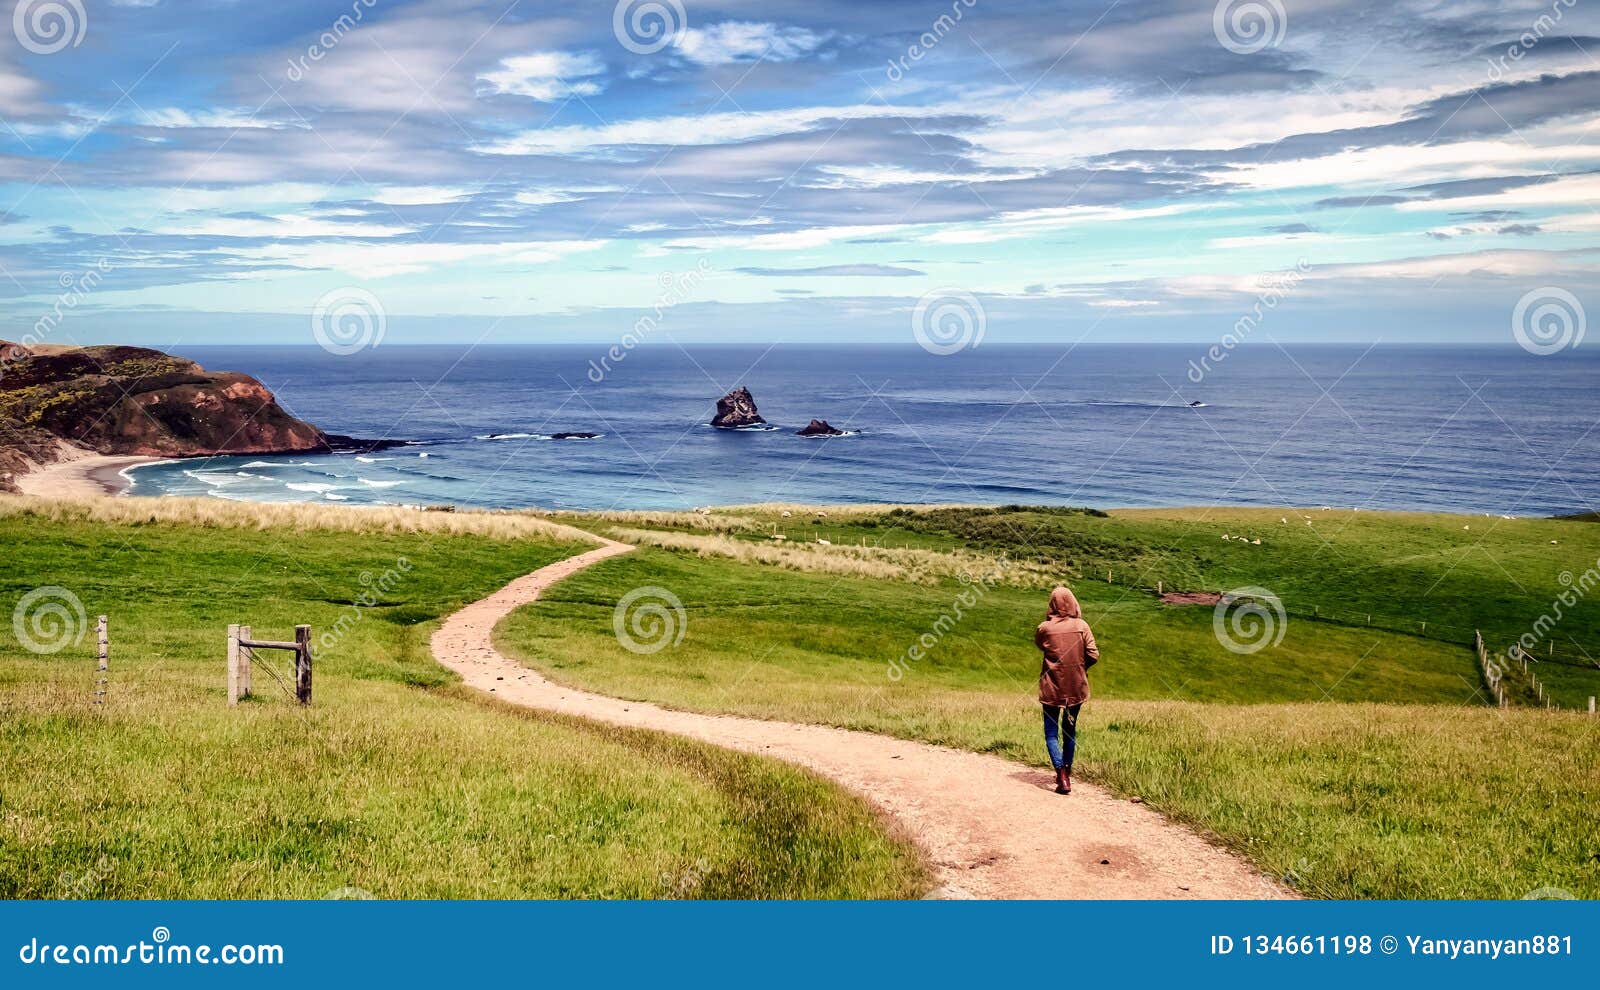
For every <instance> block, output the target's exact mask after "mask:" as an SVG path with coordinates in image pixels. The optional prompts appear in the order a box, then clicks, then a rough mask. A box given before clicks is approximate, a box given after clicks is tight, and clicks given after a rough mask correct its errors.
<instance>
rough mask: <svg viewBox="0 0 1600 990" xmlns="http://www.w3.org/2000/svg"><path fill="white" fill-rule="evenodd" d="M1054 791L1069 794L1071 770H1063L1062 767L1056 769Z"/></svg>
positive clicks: (1070, 791) (1070, 789)
mask: <svg viewBox="0 0 1600 990" xmlns="http://www.w3.org/2000/svg"><path fill="white" fill-rule="evenodd" d="M1056 793H1057V794H1071V793H1072V774H1071V771H1068V770H1065V769H1062V768H1057V770H1056Z"/></svg>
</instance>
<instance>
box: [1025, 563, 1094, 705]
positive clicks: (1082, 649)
mask: <svg viewBox="0 0 1600 990" xmlns="http://www.w3.org/2000/svg"><path fill="white" fill-rule="evenodd" d="M1033 641H1034V642H1035V643H1036V644H1038V646H1039V649H1040V650H1041V651H1042V652H1043V653H1044V662H1043V664H1042V665H1041V666H1040V668H1039V702H1040V704H1045V705H1081V704H1083V703H1084V702H1085V701H1088V700H1089V678H1088V677H1087V676H1085V672H1086V671H1087V670H1088V669H1089V668H1090V667H1093V666H1094V665H1095V663H1096V662H1098V661H1099V659H1100V650H1099V648H1098V647H1096V646H1095V643H1094V633H1092V632H1090V631H1089V624H1088V623H1087V622H1085V621H1083V613H1082V611H1081V610H1080V609H1079V608H1078V599H1077V596H1075V595H1073V593H1072V592H1071V591H1070V590H1068V589H1067V588H1065V587H1057V588H1056V590H1054V591H1052V592H1050V611H1049V612H1048V613H1046V614H1045V617H1044V621H1043V622H1041V623H1040V624H1039V628H1038V630H1037V631H1036V632H1035V633H1034V634H1033Z"/></svg>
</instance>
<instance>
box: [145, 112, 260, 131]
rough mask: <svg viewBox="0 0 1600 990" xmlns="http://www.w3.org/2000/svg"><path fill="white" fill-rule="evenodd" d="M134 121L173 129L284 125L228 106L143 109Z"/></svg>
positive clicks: (237, 128)
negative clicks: (201, 108) (195, 108)
mask: <svg viewBox="0 0 1600 990" xmlns="http://www.w3.org/2000/svg"><path fill="white" fill-rule="evenodd" d="M134 123H136V124H140V125H142V126H144V127H162V128H173V129H176V128H189V127H226V128H228V129H230V130H239V129H241V128H251V129H256V128H267V129H272V130H277V129H279V128H281V127H283V126H284V125H283V124H282V123H281V122H279V121H276V120H271V119H269V118H264V117H260V116H257V115H256V114H254V113H251V112H250V111H248V110H240V109H232V108H228V107H215V108H212V109H207V110H182V109H179V108H178V107H164V108H162V109H158V110H145V111H142V112H140V113H138V114H137V115H135V117H134Z"/></svg>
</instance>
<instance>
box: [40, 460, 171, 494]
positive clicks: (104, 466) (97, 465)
mask: <svg viewBox="0 0 1600 990" xmlns="http://www.w3.org/2000/svg"><path fill="white" fill-rule="evenodd" d="M161 460H165V458H161V457H139V456H131V455H125V454H93V453H89V452H87V451H83V452H77V451H75V452H74V453H73V454H72V455H70V456H66V457H64V458H63V459H62V460H59V461H57V462H55V463H54V464H46V465H44V466H43V467H39V468H35V469H34V470H32V471H29V472H28V473H27V474H24V475H20V476H18V478H17V479H16V484H17V487H18V488H19V489H21V491H22V494H24V495H42V496H44V497H46V498H85V497H92V496H96V495H120V494H122V493H123V492H124V491H126V490H127V489H128V485H129V482H128V479H127V478H125V477H123V476H122V472H123V471H125V470H127V469H128V468H130V467H135V466H137V465H140V464H154V463H156V462H157V461H161Z"/></svg>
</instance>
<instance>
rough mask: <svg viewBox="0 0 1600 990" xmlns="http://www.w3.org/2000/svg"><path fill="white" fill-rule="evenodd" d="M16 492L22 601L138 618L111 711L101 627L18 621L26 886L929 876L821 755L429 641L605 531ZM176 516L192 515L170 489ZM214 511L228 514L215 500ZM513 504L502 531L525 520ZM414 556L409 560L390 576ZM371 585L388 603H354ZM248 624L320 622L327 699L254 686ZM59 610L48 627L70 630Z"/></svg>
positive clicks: (1, 651) (802, 892) (874, 892)
mask: <svg viewBox="0 0 1600 990" xmlns="http://www.w3.org/2000/svg"><path fill="white" fill-rule="evenodd" d="M15 504H16V503H7V505H8V509H9V510H10V511H8V512H6V513H5V514H3V515H0V545H3V546H4V547H5V548H6V549H5V552H4V553H3V554H0V609H3V614H4V615H5V616H7V617H10V616H11V614H12V612H13V609H14V608H15V607H16V605H17V604H18V602H19V601H20V600H21V599H22V598H23V596H24V595H26V594H28V593H29V592H31V591H34V590H35V589H37V588H40V587H43V586H50V585H57V586H60V587H63V588H65V589H68V590H69V591H71V592H72V594H73V595H74V596H76V597H77V599H78V600H80V601H81V603H82V605H83V607H84V609H85V615H86V617H87V619H88V621H89V622H92V621H93V616H94V615H96V614H98V613H106V614H108V615H109V616H111V621H112V626H111V631H112V659H111V673H110V678H109V681H110V683H109V694H108V699H107V701H106V703H105V705H104V706H103V707H96V706H95V705H93V704H92V692H93V689H94V684H95V673H94V660H93V649H94V646H93V640H94V637H93V633H92V631H90V633H89V634H88V635H87V636H85V637H84V638H83V639H82V640H81V641H79V642H77V643H69V644H68V645H67V647H66V648H65V649H63V650H61V651H60V652H57V653H54V654H49V655H42V654H36V653H31V652H28V651H26V650H23V649H22V648H21V647H20V646H19V644H18V641H17V639H16V638H15V637H14V636H13V635H12V630H11V629H10V628H9V627H7V628H6V629H5V630H4V631H3V634H0V897H6V898H155V897H182V898H207V897H230V898H231V897H309V898H317V897H323V896H327V895H329V894H335V893H336V892H344V895H348V894H349V893H350V890H359V891H365V892H368V893H370V894H372V895H374V896H378V897H414V898H437V897H898V896H915V895H918V894H920V893H921V892H922V891H923V890H924V889H925V888H926V883H927V873H926V870H925V868H924V866H923V864H922V862H921V860H920V858H919V856H918V854H917V853H916V852H915V850H914V849H913V848H911V847H910V846H909V845H908V844H907V843H905V842H904V841H901V840H900V839H897V838H895V837H894V836H892V835H890V834H889V833H888V832H886V830H885V828H884V825H883V823H882V822H880V821H879V820H878V819H877V818H876V816H875V815H874V814H873V813H872V812H870V811H869V810H868V809H867V808H866V807H865V806H864V805H863V804H862V803H861V802H859V801H857V800H856V799H854V798H853V797H851V796H849V795H847V794H845V793H843V792H842V791H840V790H839V789H838V788H836V787H834V786H833V785H831V784H829V783H827V782H824V781H822V780H820V779H819V778H816V777H814V776H812V775H809V774H807V773H804V772H801V771H799V770H796V769H793V768H790V767H788V766H786V765H784V764H780V763H776V762H773V761H768V760H762V759H757V758H753V757H748V756H743V755H739V754H734V753H730V752H726V751H723V750H718V749H714V748H711V747H707V746H702V745H698V744H693V743H689V742H685V741H681V740H677V739H673V738H670V737H665V736H660V735H654V734H648V733H643V732H629V731H621V730H615V729H609V728H602V727H597V726H594V725H590V724H587V723H582V722H578V721H575V720H567V719H560V718H554V717H541V716H533V715H528V714H525V713H522V712H520V711H516V710H513V709H510V708H506V707H502V706H498V705H496V704H494V703H492V702H487V701H484V700H482V698H481V696H479V695H477V694H476V693H474V692H469V691H466V690H465V689H463V688H460V687H458V686H456V685H455V684H454V683H453V682H454V675H453V674H450V673H448V672H447V671H445V670H444V669H443V668H441V667H439V666H438V665H437V664H436V663H435V662H434V661H433V660H432V658H431V657H430V655H429V653H428V649H427V636H428V634H429V632H430V631H431V629H432V628H433V620H434V619H436V618H437V617H439V616H440V615H443V614H445V613H447V612H448V611H450V610H452V609H453V608H455V607H456V606H458V605H460V604H464V603H465V602H468V601H471V600H473V599H476V598H478V597H481V596H482V595H484V594H487V593H488V592H490V591H492V590H494V589H495V588H497V587H498V586H500V585H501V584H503V583H504V582H506V581H508V580H510V579H511V578H513V577H516V576H518V575H520V574H523V573H525V572H527V571H529V570H532V569H534V568H536V567H539V566H542V565H543V564H546V563H549V562H551V561H554V560H556V559H559V558H561V557H564V556H567V555H570V554H571V553H574V552H577V551H578V550H580V549H582V548H583V545H582V544H580V543H577V542H572V541H562V540H557V539H553V538H529V537H526V536H524V537H519V538H508V536H507V535H506V534H497V535H496V536H494V537H490V536H475V535H471V534H470V533H457V532H445V531H438V532H427V531H424V532H392V531H382V530H379V531H362V529H361V525H362V523H361V522H360V520H359V517H350V518H353V519H356V520H357V521H356V522H355V523H350V524H349V525H347V526H346V528H345V530H344V531H335V530H317V529H315V528H310V529H308V528H306V527H305V526H303V525H301V526H279V527H269V528H265V529H262V528H257V527H255V526H253V525H249V513H250V512H251V511H252V510H250V509H249V508H241V509H239V510H237V512H235V513H234V514H235V516H237V518H235V519H234V520H233V521H232V523H229V524H223V525H205V526H200V525H188V524H183V523H181V522H173V521H156V522H148V521H144V522H141V521H139V514H138V513H131V514H130V512H129V510H128V509H127V503H121V504H120V507H119V509H118V511H119V512H120V513H121V517H119V518H118V521H114V522H100V521H94V520H93V519H91V518H89V517H88V516H87V515H85V514H82V513H77V514H75V513H73V512H71V511H59V510H52V511H49V512H41V513H40V514H33V513H29V512H20V511H15ZM229 511H232V510H229ZM151 512H152V518H155V517H156V516H159V517H160V519H162V520H171V519H174V518H182V517H183V516H184V514H185V513H184V511H183V510H182V508H181V507H179V508H178V509H174V508H173V507H172V506H171V505H170V504H163V505H162V506H160V507H159V512H158V511H157V510H156V509H152V510H151ZM224 514H226V513H224ZM195 515H196V518H205V519H207V520H208V521H212V522H214V521H215V520H214V519H213V516H214V515H215V510H213V509H210V508H207V510H206V513H205V514H203V515H202V514H201V513H199V512H198V511H197V512H196V513H195ZM419 515H420V514H419ZM313 518H314V517H313ZM329 518H333V517H331V516H330V517H329ZM340 518H344V517H340ZM371 519H372V520H373V521H374V524H375V525H376V524H377V523H378V522H382V523H383V524H384V526H385V527H386V528H393V527H392V526H391V525H390V524H392V523H393V519H390V518H388V517H379V516H373V517H371ZM427 521H428V522H434V521H438V522H441V523H444V524H447V526H448V528H460V527H462V526H463V525H464V523H463V522H462V520H460V519H456V520H449V519H440V520H433V519H429V520H427ZM471 521H472V520H470V519H468V520H467V522H471ZM302 522H303V520H302ZM346 522H347V523H348V522H349V520H348V519H346ZM491 522H493V523H494V525H490V526H485V527H484V528H485V529H486V531H496V530H497V529H499V528H502V526H501V524H500V522H498V521H491ZM515 522H516V520H509V521H508V522H506V524H505V525H507V526H511V524H512V523H515ZM530 522H531V521H530ZM511 528H512V529H513V530H514V529H515V528H516V527H515V526H512V527H511ZM513 535H514V534H513ZM400 561H404V562H406V564H405V569H404V570H403V572H399V573H400V575H401V576H400V578H399V580H398V581H395V582H386V581H384V580H383V579H382V575H383V574H384V573H385V572H386V571H395V569H396V568H397V562H400ZM379 588H383V589H384V590H382V591H381V593H379V592H377V591H374V589H379ZM367 592H372V593H373V594H374V596H375V599H376V600H373V601H371V604H370V605H361V606H358V605H356V604H353V603H355V602H357V601H358V600H360V598H361V596H362V595H363V594H364V593H367ZM56 600H57V601H60V600H61V599H59V598H58V599H56ZM36 608H37V606H36ZM66 618H67V619H68V621H69V622H72V623H76V622H77V620H76V618H74V617H72V616H71V615H70V612H69V613H68V614H67V616H66ZM230 622H248V623H250V624H252V625H253V626H254V630H255V633H256V635H258V636H270V637H273V638H282V637H287V636H288V635H289V633H290V630H291V627H292V626H293V625H294V624H295V623H297V622H308V623H311V624H312V625H313V626H314V628H315V629H316V630H317V631H318V642H319V645H318V653H317V663H316V672H315V692H316V693H315V703H314V704H313V705H312V706H311V707H310V708H308V709H300V708H297V707H295V706H293V705H292V704H291V703H290V702H289V700H288V699H287V697H286V696H285V694H284V692H283V691H282V690H281V689H280V688H279V687H278V686H277V685H276V684H275V683H274V681H273V679H272V678H271V677H270V676H268V675H266V674H265V672H259V673H257V674H256V677H255V687H256V693H257V696H258V697H257V698H256V699H254V700H252V701H249V702H247V703H245V704H242V705H240V706H239V707H238V708H237V709H229V708H228V707H227V704H226V694H225V680H224V630H225V627H226V625H227V624H228V623H230ZM60 628H61V627H59V626H57V627H51V626H49V625H48V623H46V624H45V625H42V626H40V627H39V628H33V627H32V626H31V625H30V626H25V629H27V631H28V632H29V634H30V635H37V636H39V637H41V638H42V639H44V640H45V641H46V642H50V641H52V640H53V639H54V637H55V636H56V635H57V632H58V631H59V629H60ZM79 628H81V625H80V626H79ZM323 633H328V634H330V635H332V640H331V641H323V640H322V634H323ZM68 638H69V639H70V636H69V637H68ZM274 659H275V658H273V657H269V658H268V660H269V662H273V661H274ZM275 665H276V666H277V667H278V668H280V669H282V667H283V666H284V664H283V663H282V661H281V660H276V663H275Z"/></svg>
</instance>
